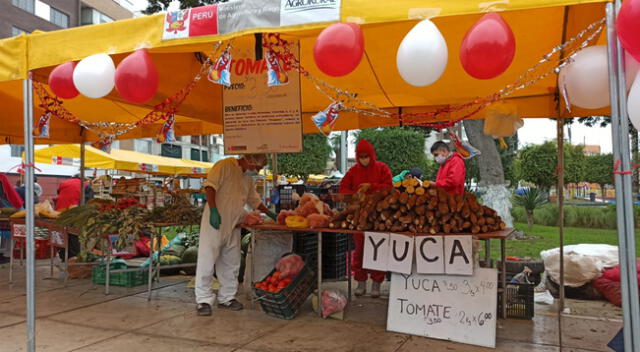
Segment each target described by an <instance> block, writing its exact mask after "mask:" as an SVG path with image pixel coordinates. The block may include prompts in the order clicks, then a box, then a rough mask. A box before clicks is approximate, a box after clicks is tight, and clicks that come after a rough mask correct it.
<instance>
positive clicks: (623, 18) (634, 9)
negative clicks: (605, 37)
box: [616, 0, 640, 61]
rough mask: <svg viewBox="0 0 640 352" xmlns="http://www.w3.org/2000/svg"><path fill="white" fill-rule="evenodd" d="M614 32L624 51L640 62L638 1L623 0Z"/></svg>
mask: <svg viewBox="0 0 640 352" xmlns="http://www.w3.org/2000/svg"><path fill="white" fill-rule="evenodd" d="M616 31H618V38H619V39H620V43H622V46H623V47H624V49H625V50H626V51H628V52H629V54H631V56H633V58H634V59H636V60H638V61H640V0H625V1H624V2H623V3H622V7H620V12H619V13H618V22H617V23H616Z"/></svg>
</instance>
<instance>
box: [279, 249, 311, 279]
mask: <svg viewBox="0 0 640 352" xmlns="http://www.w3.org/2000/svg"><path fill="white" fill-rule="evenodd" d="M303 267H304V260H302V258H301V257H300V256H299V255H297V254H289V255H287V256H285V257H282V258H280V260H278V263H276V270H277V271H279V272H280V278H288V277H289V278H292V279H293V278H294V277H296V275H298V273H299V272H300V270H302V268H303Z"/></svg>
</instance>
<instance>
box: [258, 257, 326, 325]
mask: <svg viewBox="0 0 640 352" xmlns="http://www.w3.org/2000/svg"><path fill="white" fill-rule="evenodd" d="M274 271H275V269H274V270H273V271H271V272H270V273H269V275H267V277H269V276H271V275H272V274H273V273H274ZM265 279H266V277H265ZM262 281H264V279H263V280H262ZM316 286H317V285H316V275H315V274H314V272H313V271H312V270H311V268H310V267H309V265H308V264H307V263H305V265H304V267H302V270H300V273H298V276H296V278H295V279H294V280H293V281H291V283H290V284H289V286H287V287H285V288H283V289H282V290H280V291H279V292H276V293H273V292H269V291H265V290H261V289H258V288H255V287H254V292H255V294H256V296H258V297H259V301H260V306H262V310H263V311H264V312H265V313H267V315H270V316H272V317H276V318H280V319H286V320H290V319H293V318H294V317H295V316H296V314H298V311H299V310H300V306H302V304H304V302H305V301H306V300H307V298H308V297H309V295H310V294H311V293H312V292H313V290H314V289H315V288H316Z"/></svg>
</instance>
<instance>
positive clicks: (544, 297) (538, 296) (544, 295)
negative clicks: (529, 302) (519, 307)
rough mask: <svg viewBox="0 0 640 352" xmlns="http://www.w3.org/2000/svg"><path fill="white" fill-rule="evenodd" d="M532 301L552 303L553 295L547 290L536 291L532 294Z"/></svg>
mask: <svg viewBox="0 0 640 352" xmlns="http://www.w3.org/2000/svg"><path fill="white" fill-rule="evenodd" d="M533 301H534V302H536V303H541V304H553V295H551V292H549V290H546V291H544V292H538V293H535V294H534V295H533Z"/></svg>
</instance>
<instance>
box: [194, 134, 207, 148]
mask: <svg viewBox="0 0 640 352" xmlns="http://www.w3.org/2000/svg"><path fill="white" fill-rule="evenodd" d="M200 141H202V144H201V143H200ZM191 144H195V145H203V146H205V147H207V146H209V136H208V135H203V136H191Z"/></svg>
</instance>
